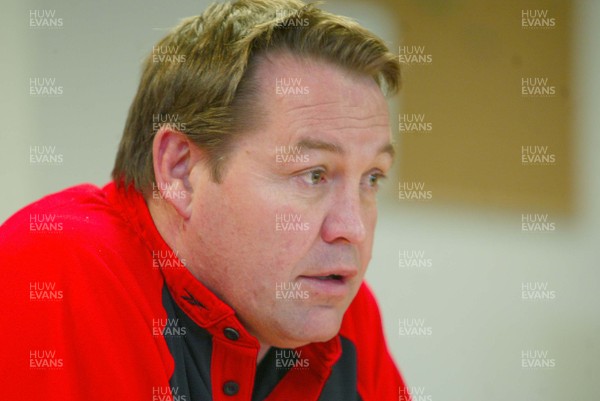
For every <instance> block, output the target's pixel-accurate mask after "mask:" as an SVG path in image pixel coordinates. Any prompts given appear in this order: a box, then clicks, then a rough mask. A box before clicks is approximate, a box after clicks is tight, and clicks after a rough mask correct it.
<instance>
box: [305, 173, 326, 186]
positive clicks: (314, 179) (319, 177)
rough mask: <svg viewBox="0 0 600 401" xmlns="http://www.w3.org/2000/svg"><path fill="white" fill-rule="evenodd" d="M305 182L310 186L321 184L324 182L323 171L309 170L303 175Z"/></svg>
mask: <svg viewBox="0 0 600 401" xmlns="http://www.w3.org/2000/svg"><path fill="white" fill-rule="evenodd" d="M304 177H305V180H306V182H307V183H308V184H310V185H317V184H321V183H322V182H323V181H325V171H323V170H311V171H307V172H306V173H305V174H304Z"/></svg>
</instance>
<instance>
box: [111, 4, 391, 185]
mask: <svg viewBox="0 0 600 401" xmlns="http://www.w3.org/2000/svg"><path fill="white" fill-rule="evenodd" d="M275 51H288V52H290V53H292V54H294V55H297V56H300V57H309V58H313V59H317V60H325V61H328V62H330V63H333V64H334V65H336V66H339V67H341V68H343V69H346V70H348V71H351V72H354V73H358V74H365V75H368V76H371V77H373V79H374V80H375V81H376V82H377V83H378V85H379V86H380V87H381V88H382V90H384V91H385V92H387V93H394V92H395V91H396V90H397V89H398V87H399V84H400V65H399V63H398V60H397V58H396V56H395V55H393V54H392V53H390V51H389V50H388V48H387V46H386V45H385V43H384V42H383V41H382V40H381V39H380V38H378V37H377V36H375V35H374V34H372V33H371V32H369V31H367V30H366V29H364V28H363V27H361V26H360V25H358V24H357V23H356V22H354V21H352V20H351V19H348V18H345V17H341V16H337V15H333V14H330V13H328V12H325V11H322V10H320V9H318V8H317V7H315V5H313V4H305V3H303V2H301V1H297V0H238V1H235V2H227V3H216V4H213V5H211V6H210V7H208V8H207V9H206V11H205V12H204V13H203V14H202V15H199V16H195V17H191V18H187V19H185V20H183V21H182V22H181V23H180V24H179V25H178V26H177V27H175V28H174V29H173V30H172V31H171V32H170V33H169V34H168V35H167V36H165V37H164V38H163V39H162V40H160V41H159V42H158V43H157V45H156V46H154V48H153V52H152V53H151V54H150V55H149V56H148V57H147V59H146V60H145V62H144V65H143V73H142V77H141V80H140V84H139V87H138V91H137V94H136V96H135V98H134V100H133V102H132V104H131V107H130V109H129V115H128V117H127V122H126V124H125V129H124V132H123V137H122V139H121V143H120V145H119V150H118V153H117V158H116V161H115V166H114V169H113V172H112V176H113V179H114V180H115V181H116V182H117V183H119V184H121V183H123V184H124V185H125V186H128V185H129V184H131V183H133V184H134V186H135V188H136V189H137V190H138V191H140V192H142V193H148V191H149V190H150V189H151V188H152V184H153V183H154V170H153V164H152V141H153V138H154V135H155V133H156V131H157V128H158V127H159V126H160V125H162V124H165V123H170V124H172V125H175V127H174V128H176V129H177V130H178V131H181V132H183V133H184V134H186V135H187V136H188V137H189V138H190V139H191V140H192V141H193V142H194V143H195V144H197V145H198V146H199V147H200V148H202V149H204V150H205V151H206V153H207V155H208V163H209V166H210V168H211V174H212V177H213V179H214V180H215V181H216V182H219V181H220V180H221V174H222V170H223V166H224V164H225V161H226V155H227V152H228V151H229V150H230V149H231V145H232V144H233V140H234V138H236V137H237V136H238V135H240V134H243V132H244V127H245V126H246V128H247V124H248V121H249V120H251V118H250V116H251V114H252V113H251V111H252V109H253V108H254V107H255V106H254V105H255V104H256V103H258V102H255V101H253V100H255V97H256V96H257V94H258V92H259V90H258V88H257V83H256V82H255V81H256V80H255V77H254V75H255V74H254V72H255V69H256V68H255V67H256V63H257V59H258V58H259V57H260V56H261V55H265V54H267V53H271V52H275Z"/></svg>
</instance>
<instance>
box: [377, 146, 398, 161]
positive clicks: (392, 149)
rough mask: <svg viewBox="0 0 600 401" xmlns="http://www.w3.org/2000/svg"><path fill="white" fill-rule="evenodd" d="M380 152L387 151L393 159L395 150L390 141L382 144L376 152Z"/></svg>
mask: <svg viewBox="0 0 600 401" xmlns="http://www.w3.org/2000/svg"><path fill="white" fill-rule="evenodd" d="M382 153H387V154H388V155H390V157H391V158H392V159H393V158H394V156H396V150H395V149H394V145H392V144H391V143H387V144H385V145H383V146H382V147H381V148H380V149H379V153H378V154H382Z"/></svg>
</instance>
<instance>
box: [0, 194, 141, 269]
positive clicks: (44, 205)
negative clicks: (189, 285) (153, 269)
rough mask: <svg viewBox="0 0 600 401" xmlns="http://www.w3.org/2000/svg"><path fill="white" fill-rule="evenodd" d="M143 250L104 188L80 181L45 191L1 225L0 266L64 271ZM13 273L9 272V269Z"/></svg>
mask: <svg viewBox="0 0 600 401" xmlns="http://www.w3.org/2000/svg"><path fill="white" fill-rule="evenodd" d="M136 248H139V249H140V250H142V249H143V244H142V243H141V242H140V241H139V240H138V241H136V238H135V235H134V233H133V231H132V230H131V227H130V226H129V225H128V223H127V221H126V219H125V218H124V217H123V216H122V215H121V214H120V212H119V211H118V210H117V209H116V208H115V207H114V206H113V205H112V203H111V201H110V200H109V199H108V196H107V192H106V187H105V188H99V187H97V186H94V185H90V184H82V185H78V186H74V187H71V188H67V189H64V190H62V191H60V192H57V193H54V194H51V195H47V196H45V197H43V198H41V199H39V200H37V201H35V202H33V203H31V204H29V205H28V206H25V207H24V208H22V209H21V210H19V211H18V212H17V213H15V214H14V215H13V216H11V217H10V218H9V219H8V220H7V221H6V222H4V224H2V226H0V259H1V260H2V266H1V270H12V269H11V267H13V268H15V267H16V266H21V268H22V269H26V270H28V271H30V272H31V271H36V270H46V271H48V270H54V271H63V272H66V271H68V270H72V269H73V268H80V266H82V265H85V266H86V269H87V272H86V273H87V274H88V275H89V274H90V273H92V272H93V270H94V267H97V266H100V267H101V268H104V267H105V266H108V267H110V265H114V263H111V262H114V260H115V259H116V258H118V259H123V258H127V256H128V255H134V254H136V252H135V250H136ZM13 272H14V271H13Z"/></svg>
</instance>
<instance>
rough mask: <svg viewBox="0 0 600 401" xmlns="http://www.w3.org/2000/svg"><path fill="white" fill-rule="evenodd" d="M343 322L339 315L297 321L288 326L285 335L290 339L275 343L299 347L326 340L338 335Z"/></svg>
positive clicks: (285, 346)
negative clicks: (292, 325)
mask: <svg viewBox="0 0 600 401" xmlns="http://www.w3.org/2000/svg"><path fill="white" fill-rule="evenodd" d="M341 324H342V319H341V318H338V317H337V316H336V317H335V318H332V317H329V318H328V319H314V318H312V319H311V318H309V319H306V320H303V321H300V322H297V324H296V325H294V326H295V327H289V328H287V329H286V330H285V331H286V332H287V335H286V336H285V337H286V338H287V339H288V341H284V342H283V343H282V344H281V345H279V344H275V345H276V346H277V347H279V348H298V347H301V346H304V345H307V344H310V343H317V342H326V341H329V340H331V339H332V338H334V337H335V336H336V335H338V333H339V332H340V327H341ZM282 339H283V337H282Z"/></svg>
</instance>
